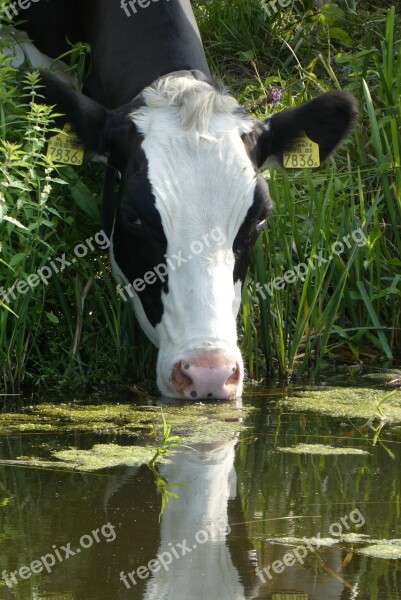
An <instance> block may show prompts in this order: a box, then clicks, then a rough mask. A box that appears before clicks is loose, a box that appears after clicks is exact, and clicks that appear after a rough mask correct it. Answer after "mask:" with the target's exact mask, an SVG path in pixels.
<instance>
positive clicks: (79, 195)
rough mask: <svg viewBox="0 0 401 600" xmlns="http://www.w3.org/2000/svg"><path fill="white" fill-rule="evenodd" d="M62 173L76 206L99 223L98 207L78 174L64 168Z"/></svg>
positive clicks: (70, 168) (71, 169)
mask: <svg viewBox="0 0 401 600" xmlns="http://www.w3.org/2000/svg"><path fill="white" fill-rule="evenodd" d="M64 172H65V174H66V176H67V179H68V184H69V190H70V192H71V195H72V197H73V198H74V200H75V202H76V204H77V205H78V206H79V208H80V209H81V210H83V211H84V212H85V213H86V214H87V215H89V216H90V217H91V218H92V219H94V220H95V221H96V222H97V223H99V222H100V214H99V207H98V205H97V203H96V200H95V198H94V197H93V196H92V194H91V191H90V190H89V188H88V186H87V185H85V183H84V182H83V181H82V180H81V179H80V178H79V176H78V174H77V173H76V172H75V171H74V169H73V168H72V167H66V168H64Z"/></svg>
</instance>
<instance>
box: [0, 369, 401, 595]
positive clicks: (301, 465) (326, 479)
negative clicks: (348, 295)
mask: <svg viewBox="0 0 401 600" xmlns="http://www.w3.org/2000/svg"><path fill="white" fill-rule="evenodd" d="M398 376H399V372H398ZM392 377H394V373H392V374H388V375H387V382H388V381H390V380H391V378H392ZM384 379H385V378H384ZM384 379H383V380H380V381H379V379H378V375H377V373H372V374H371V375H369V376H367V377H366V378H363V379H362V380H359V381H358V382H355V381H354V380H352V379H351V380H350V381H349V382H347V381H345V378H343V380H342V381H341V385H340V386H339V384H338V382H336V381H332V382H330V383H326V385H324V386H321V387H306V388H305V387H300V388H297V387H295V386H293V387H292V388H286V389H279V388H271V389H268V390H264V391H263V392H262V391H259V390H258V391H257V392H252V390H250V391H249V392H248V394H247V395H245V396H244V397H243V399H242V401H236V402H232V403H220V404H213V403H204V404H200V403H194V404H192V405H190V404H188V403H186V404H184V403H182V402H178V401H177V402H174V401H162V400H159V399H151V398H147V397H142V398H136V399H134V400H132V399H127V398H126V397H120V398H110V399H109V400H107V401H105V400H104V399H102V402H100V400H96V399H93V398H90V399H87V400H86V401H82V400H71V402H65V401H64V402H61V403H60V402H58V403H57V404H51V403H49V402H48V398H47V399H46V401H45V402H42V403H36V404H34V405H33V406H28V405H25V407H22V408H21V410H18V411H17V412H14V413H12V414H11V413H10V412H7V411H6V410H4V411H3V414H2V415H1V416H0V435H1V438H0V439H1V451H0V458H1V461H0V525H1V529H0V551H1V552H0V555H1V559H0V560H1V562H0V569H1V571H0V572H1V576H2V579H1V580H0V598H1V599H2V600H3V599H4V600H8V599H23V600H25V599H27V600H28V599H35V600H47V599H52V600H103V599H104V600H106V599H107V600H116V599H118V600H119V599H121V600H125V599H136V598H138V599H146V600H151V599H155V600H156V599H158V600H159V599H168V598H174V599H175V600H181V599H182V600H184V599H185V600H205V599H208V600H225V599H227V600H229V599H230V600H232V599H237V600H245V599H251V598H254V599H257V598H258V599H262V598H266V599H267V598H268V599H272V600H280V599H281V600H283V599H285V600H306V599H311V600H340V599H341V600H344V599H361V600H366V599H372V600H375V599H377V600H382V599H386V600H401V561H400V559H401V520H400V516H401V477H400V472H401V469H400V464H401V391H399V385H396V386H393V387H388V386H386V385H385V380H384ZM163 415H164V419H165V422H166V423H167V426H166V427H167V428H168V427H169V428H171V432H170V437H174V436H176V435H178V436H180V438H179V439H175V440H174V439H173V440H172V441H169V439H168V431H167V429H166V430H165V431H164V434H165V438H164V440H162V434H163ZM158 448H159V453H158V460H157V461H156V462H155V467H154V469H153V470H152V469H150V468H149V466H148V465H147V463H148V462H149V460H150V459H151V458H152V457H154V456H155V453H156V451H157V449H158ZM164 450H167V451H166V452H165V453H164ZM159 458H160V461H159ZM174 494H175V495H176V497H175V496H174ZM162 503H164V504H165V506H164V510H163V511H161V508H162Z"/></svg>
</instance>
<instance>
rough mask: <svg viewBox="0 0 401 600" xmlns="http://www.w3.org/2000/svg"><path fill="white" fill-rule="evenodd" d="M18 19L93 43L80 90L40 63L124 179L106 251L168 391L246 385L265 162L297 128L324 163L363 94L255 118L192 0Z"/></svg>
mask: <svg viewBox="0 0 401 600" xmlns="http://www.w3.org/2000/svg"><path fill="white" fill-rule="evenodd" d="M14 4H15V3H14ZM20 16H21V18H23V19H24V20H25V19H27V23H26V24H25V25H24V29H25V31H26V32H27V33H28V35H29V36H30V38H31V39H32V40H33V42H34V43H35V46H36V47H37V48H38V49H39V50H40V51H41V52H42V53H44V54H46V55H47V56H51V57H56V56H58V55H61V54H62V53H63V52H65V51H66V50H68V48H69V45H68V42H77V41H84V42H88V43H89V44H90V46H91V48H92V60H93V68H92V71H91V75H90V76H89V77H88V79H87V81H86V82H85V86H84V90H83V91H84V93H83V94H82V93H79V92H77V91H75V90H73V89H72V88H71V87H69V86H68V85H66V84H65V82H63V81H61V80H60V79H59V78H58V77H57V76H55V75H53V74H50V73H49V72H48V71H47V72H46V71H43V80H44V82H45V96H46V98H47V100H48V101H49V102H50V103H51V104H57V109H58V111H61V112H63V113H64V114H65V115H66V118H67V119H68V121H69V122H72V123H73V124H74V126H75V128H76V131H77V133H78V135H79V136H80V138H81V139H82V140H83V142H84V143H85V145H86V148H87V149H88V150H89V151H93V152H96V153H99V154H104V155H107V157H108V164H109V167H108V173H109V176H110V169H113V170H115V171H117V172H119V174H120V176H121V180H120V194H119V198H118V201H117V202H116V205H115V206H114V203H113V202H112V201H111V200H110V197H111V198H112V195H111V196H110V197H108V196H106V198H105V201H104V203H105V207H104V215H105V219H106V223H105V227H106V228H108V229H109V230H110V233H111V236H112V245H111V261H112V266H113V271H114V274H115V277H116V279H117V280H118V282H119V286H120V287H119V288H118V290H119V292H120V294H121V295H125V296H126V298H127V299H130V301H132V303H133V305H134V308H135V312H136V314H137V317H138V319H139V322H140V324H141V326H142V328H143V330H144V331H145V333H146V334H147V335H148V337H149V338H150V339H151V340H152V342H153V343H154V344H155V345H156V346H157V347H158V348H159V355H158V363H157V381H158V386H159V388H160V391H161V392H162V393H163V394H164V395H166V396H172V397H189V398H207V397H210V398H216V399H225V398H230V397H235V396H238V395H240V394H241V391H242V381H243V363H242V358H241V354H240V351H239V349H238V347H237V335H236V316H237V313H238V309H239V306H240V299H241V284H242V282H243V281H244V277H245V273H246V269H247V266H248V262H249V257H250V251H251V248H252V246H253V244H254V242H255V240H256V238H257V235H258V231H259V230H260V228H261V226H262V224H263V223H264V221H265V219H266V217H267V216H268V214H269V212H270V210H271V200H270V197H269V191H268V187H267V185H266V182H265V180H264V179H263V177H262V176H261V175H260V174H259V168H260V167H261V166H262V165H264V164H266V163H267V162H268V161H272V160H274V161H276V162H278V163H280V162H281V161H282V156H283V152H284V151H285V150H286V149H287V148H289V147H290V146H291V144H292V142H293V141H294V139H296V138H297V137H298V136H299V135H301V134H302V132H306V134H307V135H308V136H309V137H310V138H311V139H312V140H314V141H315V142H317V143H318V144H319V147H320V157H321V160H324V159H325V158H326V157H327V156H328V155H329V154H330V153H332V152H333V150H334V149H335V148H336V146H337V145H338V144H339V143H340V142H341V140H342V139H343V138H344V136H345V135H346V134H347V133H348V132H349V130H350V128H351V127H352V124H353V122H354V120H355V117H356V111H357V109H356V102H355V100H354V99H353V98H352V97H351V96H350V95H349V94H347V93H345V92H329V93H326V94H323V95H321V96H319V97H317V98H316V99H314V100H312V101H311V102H309V103H308V104H305V105H303V106H300V107H298V108H293V109H289V110H285V111H283V112H281V113H278V114H275V115H274V116H272V117H271V118H268V119H266V120H265V121H262V122H260V121H257V120H255V119H254V118H253V117H252V116H251V115H250V114H248V113H247V112H246V111H245V110H244V109H243V108H241V106H240V105H239V104H238V103H237V101H236V100H235V98H234V97H233V96H232V95H231V94H230V93H229V92H228V91H227V90H226V89H224V87H223V86H222V85H221V84H220V83H219V82H216V81H215V80H214V79H212V78H211V74H210V71H209V68H208V65H207V62H206V58H205V54H204V51H203V47H202V42H201V39H200V35H199V31H198V28H197V25H196V22H195V19H194V16H193V13H192V9H191V4H190V0H152V1H151V0H131V2H125V1H124V0H122V2H121V4H120V0H64V1H58V2H45V1H44V0H42V1H37V2H36V3H35V4H32V5H31V7H30V8H29V9H27V10H25V11H24V14H23V15H20ZM67 40H68V41H67ZM36 62H37V61H36ZM43 62H44V64H47V63H46V61H45V60H44V61H43ZM47 62H48V61H47ZM109 187H110V182H109ZM111 230H112V232H111Z"/></svg>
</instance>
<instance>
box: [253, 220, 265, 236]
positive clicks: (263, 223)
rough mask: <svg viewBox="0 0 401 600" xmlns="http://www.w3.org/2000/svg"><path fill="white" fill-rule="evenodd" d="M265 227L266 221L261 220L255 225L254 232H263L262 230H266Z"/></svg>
mask: <svg viewBox="0 0 401 600" xmlns="http://www.w3.org/2000/svg"><path fill="white" fill-rule="evenodd" d="M266 227H267V219H263V221H260V222H259V223H258V224H257V225H256V231H257V232H258V233H260V232H261V231H263V229H266Z"/></svg>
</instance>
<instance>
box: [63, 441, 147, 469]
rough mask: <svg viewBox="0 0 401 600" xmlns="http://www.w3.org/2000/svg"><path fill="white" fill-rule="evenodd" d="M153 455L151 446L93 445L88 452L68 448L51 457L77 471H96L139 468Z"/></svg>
mask: <svg viewBox="0 0 401 600" xmlns="http://www.w3.org/2000/svg"><path fill="white" fill-rule="evenodd" d="M154 453H155V449H154V448H153V447H152V446H119V445H117V444H95V445H94V446H93V447H92V448H91V449H90V450H80V449H78V448H68V449H66V450H59V451H57V452H54V453H53V455H54V456H55V457H56V458H58V459H59V460H61V461H62V463H64V465H66V466H68V467H70V468H72V469H76V470H77V471H96V470H98V469H106V468H110V467H118V466H127V467H134V466H140V465H143V464H146V463H147V462H149V460H150V459H151V458H152V456H153V454H154Z"/></svg>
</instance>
